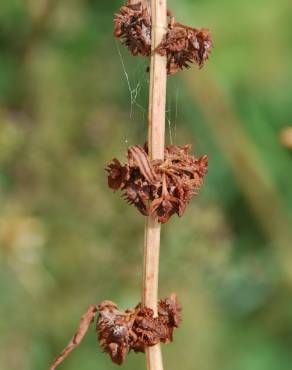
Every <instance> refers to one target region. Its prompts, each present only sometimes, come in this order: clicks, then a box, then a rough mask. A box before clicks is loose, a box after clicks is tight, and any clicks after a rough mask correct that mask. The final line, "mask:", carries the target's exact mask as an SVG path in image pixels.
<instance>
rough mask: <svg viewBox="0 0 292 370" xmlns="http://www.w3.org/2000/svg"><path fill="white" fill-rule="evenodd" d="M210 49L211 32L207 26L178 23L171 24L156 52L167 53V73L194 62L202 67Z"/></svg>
mask: <svg viewBox="0 0 292 370" xmlns="http://www.w3.org/2000/svg"><path fill="white" fill-rule="evenodd" d="M211 49H212V39H211V34H210V32H209V30H208V29H207V28H200V29H196V28H191V27H187V26H185V25H183V24H180V23H174V24H172V25H171V26H170V27H169V29H168V32H167V34H166V35H165V36H164V39H163V40H162V42H161V44H160V45H159V46H158V48H157V52H158V53H159V54H161V55H164V56H165V55H167V71H168V74H171V75H172V74H175V73H176V72H178V71H179V70H181V69H183V68H189V64H190V63H195V64H197V65H198V66H199V68H202V67H203V65H204V62H205V61H206V60H207V59H208V58H209V54H210V52H211Z"/></svg>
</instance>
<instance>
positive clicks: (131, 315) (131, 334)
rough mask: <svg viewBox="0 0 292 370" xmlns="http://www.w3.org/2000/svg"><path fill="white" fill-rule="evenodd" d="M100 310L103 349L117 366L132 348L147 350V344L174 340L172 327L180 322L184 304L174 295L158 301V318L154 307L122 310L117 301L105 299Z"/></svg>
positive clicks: (100, 305)
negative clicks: (181, 305) (179, 302)
mask: <svg viewBox="0 0 292 370" xmlns="http://www.w3.org/2000/svg"><path fill="white" fill-rule="evenodd" d="M98 310H99V316H98V319H97V324H96V329H97V333H98V340H99V343H100V346H101V349H102V350H103V351H104V352H106V353H108V354H109V355H110V357H111V359H112V361H113V362H114V363H116V364H118V365H120V364H122V363H123V362H124V360H125V357H126V355H127V353H128V352H130V351H131V350H133V351H134V352H144V351H145V347H149V346H154V345H156V344H158V343H159V342H162V343H169V342H172V340H173V330H174V328H177V327H178V325H179V323H180V321H181V318H180V316H181V307H180V305H179V304H178V302H177V299H176V295H175V294H172V295H171V296H170V297H169V298H166V299H162V300H161V301H160V302H159V303H158V316H157V317H154V312H153V310H152V309H151V308H148V307H142V306H141V304H139V305H138V306H136V307H135V308H133V309H127V310H126V311H120V310H119V309H118V307H117V305H116V304H115V303H113V302H111V301H103V302H101V303H100V304H99V306H98Z"/></svg>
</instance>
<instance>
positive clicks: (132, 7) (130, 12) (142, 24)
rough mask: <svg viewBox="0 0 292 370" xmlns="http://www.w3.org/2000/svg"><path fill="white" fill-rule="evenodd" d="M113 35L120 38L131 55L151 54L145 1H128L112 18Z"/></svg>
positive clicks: (147, 11)
mask: <svg viewBox="0 0 292 370" xmlns="http://www.w3.org/2000/svg"><path fill="white" fill-rule="evenodd" d="M114 27H115V29H114V35H115V37H117V38H122V40H123V42H124V44H125V45H126V46H127V47H128V48H129V50H130V52H131V53H132V54H133V55H135V56H136V55H138V56H144V57H145V56H146V57H148V56H150V54H151V15H150V10H149V6H148V3H147V1H145V0H142V1H140V2H137V3H135V4H132V3H131V1H128V2H127V3H126V4H125V5H124V6H122V7H121V9H120V10H119V12H118V13H116V14H115V18H114Z"/></svg>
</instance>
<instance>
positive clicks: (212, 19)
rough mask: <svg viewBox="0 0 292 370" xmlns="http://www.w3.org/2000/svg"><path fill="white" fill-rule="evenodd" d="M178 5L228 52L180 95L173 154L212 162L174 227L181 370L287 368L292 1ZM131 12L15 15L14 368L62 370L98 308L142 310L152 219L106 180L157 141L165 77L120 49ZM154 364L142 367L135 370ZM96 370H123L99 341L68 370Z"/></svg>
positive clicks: (2, 40) (31, 1)
mask: <svg viewBox="0 0 292 370" xmlns="http://www.w3.org/2000/svg"><path fill="white" fill-rule="evenodd" d="M169 2H170V7H171V9H172V10H173V11H174V12H176V14H177V16H178V18H179V20H180V21H182V22H184V23H189V24H192V25H195V26H198V27H200V26H207V27H210V28H211V30H212V32H213V35H214V43H215V49H214V53H213V54H212V56H211V60H210V61H209V62H208V63H207V65H206V68H205V69H204V70H202V71H198V70H196V69H195V68H194V69H191V70H190V71H188V72H183V73H181V74H180V75H178V76H175V77H171V78H170V79H169V84H168V103H167V116H168V120H167V140H168V142H169V141H170V140H171V139H172V140H173V141H174V142H175V143H177V144H185V143H187V142H191V143H193V144H194V149H195V151H196V153H197V154H204V153H207V154H208V155H209V158H210V171H209V174H208V177H207V181H206V186H205V187H204V189H203V190H202V191H201V192H200V195H199V196H198V198H197V199H196V200H195V201H193V202H192V204H191V205H190V207H189V209H188V211H187V212H186V215H185V217H184V218H183V219H178V218H173V219H172V220H171V221H170V223H169V224H168V225H166V226H165V227H164V228H163V235H162V251H161V280H160V293H161V296H166V295H167V294H169V293H170V292H171V291H173V290H174V291H177V292H178V294H179V296H180V298H181V301H182V303H183V306H184V321H183V325H182V328H181V329H180V330H179V331H178V332H177V335H176V338H175V343H174V344H172V345H169V346H165V347H164V348H163V351H164V357H165V368H166V369H169V370H170V369H177V368H179V367H181V366H183V368H184V369H185V370H187V369H190V370H193V369H198V370H215V369H217V368H218V366H219V367H220V369H222V370H287V369H288V368H289V367H290V363H291V362H292V352H291V346H292V295H291V293H292V269H291V265H290V261H291V260H292V251H291V248H292V236H291V235H292V230H291V229H292V228H291V217H292V171H291V165H292V153H291V150H290V151H289V149H288V148H285V147H283V146H282V145H281V142H280V139H279V137H280V135H281V131H282V129H284V128H285V127H287V126H291V125H292V104H291V96H292V85H291V83H290V81H291V78H292V69H291V61H292V46H291V45H292V29H291V17H292V3H291V0H278V1H277V2H274V1H272V0H268V1H264V0H253V1H251V0H246V1H239V0H236V1H231V0H222V1H220V2H214V1H211V0H205V1H204V2H202V1H194V0H183V1H179V2H178V1H174V0H173V1H169ZM120 5H121V2H120V1H117V0H114V1H103V0H71V1H56V0H42V1H40V0H27V1H23V0H2V1H1V7H0V147H1V150H0V200H1V207H0V264H1V268H0V297H1V298H0V314H1V318H2V319H1V321H0V333H1V334H0V335H1V341H0V358H1V361H0V369H1V370H7V369H9V370H14V369H15V370H16V369H17V370H18V369H23V370H36V369H44V368H47V367H48V364H49V363H50V362H51V360H52V359H53V358H54V357H55V356H56V355H57V353H58V352H59V351H60V350H61V349H62V348H63V346H64V345H65V344H66V343H67V341H68V340H69V337H70V336H71V335H72V333H73V331H74V329H75V327H76V326H77V323H78V321H79V317H80V315H81V314H82V313H83V312H84V311H85V309H86V307H87V305H88V304H90V303H97V302H99V301H101V300H102V299H106V298H109V299H112V300H114V301H117V302H118V303H119V304H120V305H121V306H122V307H129V306H131V305H133V304H135V303H136V302H138V301H139V299H140V298H139V293H140V282H141V264H142V245H143V226H144V220H143V218H142V217H137V212H136V210H134V209H132V208H130V207H128V206H127V205H125V204H124V202H123V201H122V200H121V199H120V198H119V197H118V196H117V195H113V194H112V192H111V191H110V190H109V189H108V188H107V186H106V176H105V173H104V167H105V164H106V162H107V161H108V160H110V159H111V158H112V157H114V156H117V157H119V158H122V157H123V155H124V154H125V152H126V148H127V146H128V145H129V144H133V143H143V142H144V140H145V136H146V128H147V94H148V92H147V90H148V75H147V73H145V70H146V68H147V63H148V62H147V61H145V60H141V59H136V58H132V57H130V56H129V55H128V53H127V50H125V49H124V48H123V47H122V46H120V45H119V44H118V43H117V42H116V41H115V40H114V39H113V37H112V17H113V13H114V12H115V11H116V10H117V9H118V8H119V6H120ZM123 64H124V68H125V70H124V68H123ZM127 74H128V76H129V80H128V81H127V79H126V75H127ZM129 88H130V89H131V91H132V97H133V96H135V94H136V93H137V99H134V100H133V99H132V104H131V99H130V91H129ZM131 105H132V106H131ZM144 366H145V365H144V358H143V356H142V355H134V354H131V355H130V356H129V358H128V361H127V362H126V364H125V365H123V366H122V368H124V369H137V368H144ZM96 368H100V369H115V368H116V366H115V365H112V364H111V363H110V362H109V359H108V358H107V356H106V355H103V354H101V353H100V351H99V349H98V347H97V343H96V339H95V333H94V330H93V329H92V330H91V332H90V333H89V334H88V335H87V337H86V339H85V341H84V343H82V345H81V347H80V348H79V349H78V350H77V351H76V352H75V353H74V354H73V355H72V356H71V357H70V358H69V359H68V361H67V362H65V363H64V365H63V366H62V369H64V370H66V369H70V370H77V369H78V370H79V369H88V370H89V369H96Z"/></svg>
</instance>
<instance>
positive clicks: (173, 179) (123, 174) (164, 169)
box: [106, 145, 208, 223]
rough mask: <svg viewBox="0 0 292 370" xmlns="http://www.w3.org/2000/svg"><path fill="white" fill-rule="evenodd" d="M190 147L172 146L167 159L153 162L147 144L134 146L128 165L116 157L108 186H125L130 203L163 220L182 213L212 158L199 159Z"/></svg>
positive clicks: (122, 187) (123, 187)
mask: <svg viewBox="0 0 292 370" xmlns="http://www.w3.org/2000/svg"><path fill="white" fill-rule="evenodd" d="M190 150H191V145H185V146H183V147H182V146H177V145H171V146H168V147H167V148H166V149H165V158H164V160H153V161H151V160H150V159H149V157H148V150H147V147H146V146H144V148H142V147H141V146H139V145H134V146H131V147H129V149H128V156H127V159H128V162H127V163H126V164H121V163H120V162H119V160H117V159H116V158H115V159H113V160H112V161H111V162H110V163H109V165H108V166H107V168H106V171H107V172H108V185H109V187H110V188H111V189H113V190H118V189H121V190H122V192H123V197H124V198H125V200H126V201H127V202H128V203H129V204H132V205H134V206H135V207H136V208H137V209H138V210H139V211H140V212H141V213H142V214H143V215H145V216H148V215H149V214H151V215H153V216H155V217H156V218H157V219H158V221H159V222H161V223H165V222H167V221H168V220H169V218H170V217H171V216H172V215H173V214H175V213H176V214H177V215H178V216H182V215H183V213H184V211H185V209H186V206H187V205H188V203H189V202H190V200H191V199H192V198H193V197H194V196H195V195H197V191H198V189H199V188H200V187H201V186H202V185H203V178H204V176H205V175H206V173H207V170H208V157H207V156H202V157H199V158H196V157H194V156H192V155H191V154H190Z"/></svg>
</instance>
